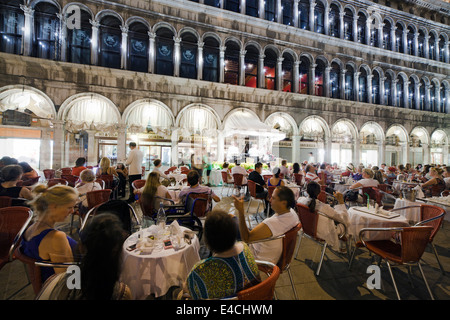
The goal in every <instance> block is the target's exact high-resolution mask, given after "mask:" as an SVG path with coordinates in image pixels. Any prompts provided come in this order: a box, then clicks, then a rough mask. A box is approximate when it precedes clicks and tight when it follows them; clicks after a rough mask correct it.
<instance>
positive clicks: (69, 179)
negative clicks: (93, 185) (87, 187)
mask: <svg viewBox="0 0 450 320" xmlns="http://www.w3.org/2000/svg"><path fill="white" fill-rule="evenodd" d="M61 179H64V180H67V184H68V185H69V186H71V187H75V185H76V183H77V182H78V180H79V177H77V176H74V175H71V174H62V175H61Z"/></svg>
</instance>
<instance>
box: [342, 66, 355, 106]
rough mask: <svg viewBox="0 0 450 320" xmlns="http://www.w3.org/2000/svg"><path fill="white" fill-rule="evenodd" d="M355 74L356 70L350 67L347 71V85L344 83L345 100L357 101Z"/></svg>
mask: <svg viewBox="0 0 450 320" xmlns="http://www.w3.org/2000/svg"><path fill="white" fill-rule="evenodd" d="M354 73H355V70H354V68H353V67H352V66H350V65H348V66H347V68H346V69H345V83H344V89H345V94H344V98H345V100H355V91H354Z"/></svg>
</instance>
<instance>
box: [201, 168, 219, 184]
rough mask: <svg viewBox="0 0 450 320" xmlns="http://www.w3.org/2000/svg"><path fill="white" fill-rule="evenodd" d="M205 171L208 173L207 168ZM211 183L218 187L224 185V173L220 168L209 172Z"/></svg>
mask: <svg viewBox="0 0 450 320" xmlns="http://www.w3.org/2000/svg"><path fill="white" fill-rule="evenodd" d="M204 171H205V174H206V170H204ZM205 181H206V180H205ZM209 183H210V184H211V185H212V186H216V187H218V186H221V185H222V173H221V171H220V170H211V173H210V174H209Z"/></svg>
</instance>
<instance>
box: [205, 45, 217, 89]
mask: <svg viewBox="0 0 450 320" xmlns="http://www.w3.org/2000/svg"><path fill="white" fill-rule="evenodd" d="M202 79H203V80H206V81H212V82H219V42H218V41H217V40H216V39H214V38H212V37H210V38H207V39H205V44H204V46H203V78H202Z"/></svg>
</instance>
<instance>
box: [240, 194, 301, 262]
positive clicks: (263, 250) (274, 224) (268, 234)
mask: <svg viewBox="0 0 450 320" xmlns="http://www.w3.org/2000/svg"><path fill="white" fill-rule="evenodd" d="M233 197H234V199H235V200H234V206H235V208H236V210H237V212H238V220H239V232H240V237H241V239H242V240H243V241H244V242H247V243H248V242H255V241H258V240H264V239H267V238H272V237H276V236H279V235H282V234H284V233H286V232H287V231H289V230H291V229H292V228H294V227H295V226H296V225H297V224H298V223H299V219H298V215H297V213H296V212H295V210H294V209H293V207H294V206H295V196H294V193H293V192H292V190H291V189H289V188H288V187H277V188H276V189H275V190H274V192H273V194H272V198H271V200H270V203H271V206H272V209H273V210H274V211H275V214H274V215H273V216H271V217H270V218H267V219H265V220H264V221H263V222H261V223H260V224H258V225H257V226H256V227H254V228H253V229H252V230H251V231H250V230H249V229H248V227H247V223H246V222H245V215H244V204H243V203H244V202H243V200H242V199H239V198H236V197H235V196H233ZM250 249H251V251H252V253H253V255H254V256H255V259H258V260H264V261H269V262H272V263H274V264H276V263H278V260H279V259H280V257H281V253H282V251H283V242H282V239H276V240H272V241H263V242H258V243H254V244H251V245H250Z"/></svg>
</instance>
